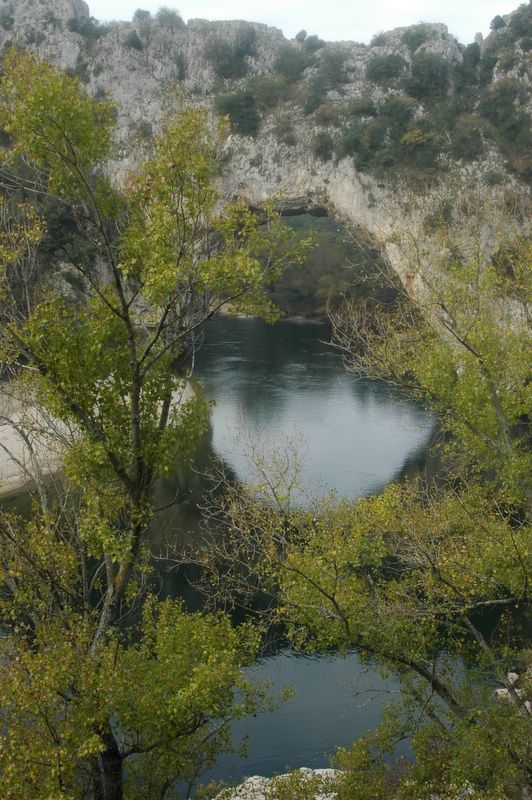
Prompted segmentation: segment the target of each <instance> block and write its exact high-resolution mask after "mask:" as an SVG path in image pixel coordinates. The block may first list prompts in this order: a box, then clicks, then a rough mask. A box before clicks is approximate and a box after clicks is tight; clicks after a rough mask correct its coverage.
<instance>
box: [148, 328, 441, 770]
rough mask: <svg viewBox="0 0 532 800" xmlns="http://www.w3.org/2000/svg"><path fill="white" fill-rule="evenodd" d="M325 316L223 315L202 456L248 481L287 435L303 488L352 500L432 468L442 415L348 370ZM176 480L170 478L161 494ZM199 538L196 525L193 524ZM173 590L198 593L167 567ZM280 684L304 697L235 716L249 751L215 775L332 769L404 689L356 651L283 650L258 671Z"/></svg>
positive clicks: (197, 483) (191, 498) (171, 518)
mask: <svg viewBox="0 0 532 800" xmlns="http://www.w3.org/2000/svg"><path fill="white" fill-rule="evenodd" d="M328 336H329V331H328V328H327V326H326V325H319V324H311V323H295V322H280V323H278V324H277V325H275V326H273V327H272V326H268V325H266V324H265V323H262V322H260V321H257V320H248V319H229V318H226V319H223V320H218V321H216V322H213V323H211V324H210V325H209V326H208V327H207V330H206V334H205V340H204V342H203V345H202V347H201V348H200V350H199V352H198V354H197V359H196V364H195V370H194V376H195V378H196V379H197V380H198V382H199V383H200V384H201V386H202V387H203V391H204V392H205V394H206V395H207V397H208V398H209V399H210V400H212V401H213V408H212V415H211V431H210V437H209V441H208V442H207V443H206V446H205V448H204V451H203V452H202V453H201V456H200V458H199V461H200V463H201V464H202V465H205V463H206V461H208V454H206V452H205V450H206V451H214V453H215V454H216V455H217V456H218V457H219V458H220V459H222V460H223V461H224V462H225V463H226V464H227V465H228V466H229V467H230V468H231V469H232V471H234V473H236V475H237V476H238V478H239V479H240V480H243V481H246V480H249V479H250V476H251V477H252V475H253V469H252V467H251V466H250V460H249V458H248V455H249V448H250V446H251V443H253V442H259V443H260V445H259V446H260V447H262V448H266V449H268V448H271V447H272V446H273V445H274V444H275V443H281V442H282V441H283V440H284V438H285V437H286V436H289V437H292V438H294V437H295V438H297V439H298V440H299V441H300V448H301V458H302V462H303V463H302V470H301V483H302V487H303V489H302V493H301V497H300V498H299V501H300V502H304V501H305V493H306V492H307V491H308V492H311V493H312V494H316V493H318V494H323V493H324V492H327V491H330V490H331V489H332V490H335V491H336V492H338V494H339V495H342V496H346V497H350V498H354V497H357V496H362V495H368V494H371V493H374V492H378V491H379V490H381V489H382V488H383V487H384V486H385V485H386V484H387V483H389V482H390V481H391V480H394V479H400V478H401V477H402V476H403V475H404V474H405V473H410V472H415V471H416V470H418V469H419V468H420V467H421V466H426V465H427V460H428V459H430V456H428V443H429V440H430V438H431V433H432V431H433V420H432V419H431V417H430V415H429V413H428V412H427V410H426V409H425V408H423V407H422V406H420V405H417V404H414V403H412V402H411V401H409V400H408V399H406V398H405V397H403V396H401V395H400V394H398V393H397V392H394V391H392V390H391V389H390V387H388V386H386V385H384V384H383V383H380V382H378V381H370V380H360V379H358V380H357V379H356V378H354V377H353V376H351V375H349V374H347V373H346V372H345V370H344V368H343V364H342V359H341V357H340V355H339V354H338V352H337V351H335V350H334V349H333V348H331V347H329V346H327V345H326V344H325V343H324V342H325V341H326V340H327V339H328ZM201 488H202V481H201V477H200V476H198V474H196V473H192V474H191V476H189V480H188V481H185V482H184V494H183V495H182V498H183V500H184V506H183V507H182V508H181V509H180V511H179V512H177V513H176V512H171V513H169V515H168V516H167V519H166V523H165V525H164V526H161V527H159V528H158V531H156V532H154V538H155V542H156V546H160V545H162V544H164V542H165V541H167V539H168V537H170V539H175V537H176V536H182V535H183V531H184V528H187V526H188V527H189V528H190V529H193V528H194V527H195V525H196V524H197V511H196V506H195V504H196V502H197V500H198V497H199V496H200V494H201ZM174 492H175V484H174V483H173V482H172V481H166V482H165V484H164V485H163V487H162V491H161V498H160V499H161V501H162V503H163V504H164V501H165V500H169V499H171V497H172V496H173V494H174ZM192 535H193V533H192ZM162 579H163V584H164V585H163V591H164V592H165V593H167V594H185V595H186V596H187V600H188V601H189V602H191V603H193V602H194V598H193V596H192V595H191V594H190V592H189V591H188V590H187V589H186V586H185V584H184V582H183V580H182V578H180V576H179V575H176V574H175V573H170V574H166V575H163V576H162ZM250 674H251V675H255V676H257V677H260V678H267V679H269V680H270V681H271V683H272V687H274V688H278V689H279V688H281V687H282V686H284V685H290V686H292V687H293V688H294V690H295V695H294V697H292V698H291V699H289V700H288V701H287V702H285V703H283V704H281V705H280V707H279V708H278V709H277V710H276V711H273V712H270V713H267V714H262V715H259V716H258V717H256V718H250V719H245V720H242V721H239V722H238V723H236V724H235V725H234V736H235V740H237V741H238V740H239V739H240V738H242V737H243V736H248V737H249V751H248V756H247V758H246V759H242V758H241V757H240V756H237V755H227V756H224V757H223V758H222V759H220V762H219V764H218V765H217V768H216V769H215V770H213V771H212V772H211V773H209V776H208V777H209V778H218V779H223V780H226V781H231V782H234V781H240V780H242V779H243V778H244V777H245V776H248V775H253V774H260V775H265V776H270V775H272V774H273V773H274V772H282V771H284V770H285V769H286V767H287V766H292V767H299V766H308V767H324V766H328V765H329V756H330V755H331V754H332V753H333V752H334V750H335V748H336V746H338V745H347V744H349V743H350V742H352V741H353V740H354V739H356V738H357V737H358V736H359V735H360V734H361V733H363V731H365V730H368V729H370V728H372V727H374V726H375V724H376V723H377V721H378V719H379V714H380V709H381V706H382V703H383V702H384V701H385V699H386V698H387V697H389V696H390V695H389V693H390V692H392V693H393V692H395V691H396V690H397V687H396V686H395V684H394V683H393V681H390V680H388V681H384V680H383V679H382V678H381V677H380V676H379V675H378V674H377V673H376V671H375V669H374V668H373V667H371V665H370V666H367V665H362V664H361V663H360V662H359V660H358V659H357V656H356V654H350V655H349V656H348V657H347V658H340V657H337V656H334V655H331V656H321V657H312V656H302V655H297V654H294V653H291V652H289V651H286V650H283V651H281V652H278V653H277V654H275V655H272V656H269V657H267V658H264V659H263V660H262V661H261V662H260V663H259V664H258V665H256V666H255V667H253V669H251V670H250Z"/></svg>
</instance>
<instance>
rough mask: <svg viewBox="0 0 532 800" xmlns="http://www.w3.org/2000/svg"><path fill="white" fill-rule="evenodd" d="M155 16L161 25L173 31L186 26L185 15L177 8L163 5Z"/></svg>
mask: <svg viewBox="0 0 532 800" xmlns="http://www.w3.org/2000/svg"><path fill="white" fill-rule="evenodd" d="M155 18H156V20H157V22H158V23H159V25H162V27H163V28H169V29H170V30H171V31H175V30H177V29H178V28H184V27H185V23H184V21H183V17H182V16H181V14H180V13H179V11H176V9H175V8H166V6H163V7H162V8H160V9H159V11H158V12H157V14H156V15H155Z"/></svg>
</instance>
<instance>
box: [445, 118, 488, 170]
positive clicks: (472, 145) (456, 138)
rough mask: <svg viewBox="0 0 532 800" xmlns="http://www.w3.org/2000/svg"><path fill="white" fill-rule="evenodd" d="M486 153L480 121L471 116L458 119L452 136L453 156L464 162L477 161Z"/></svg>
mask: <svg viewBox="0 0 532 800" xmlns="http://www.w3.org/2000/svg"><path fill="white" fill-rule="evenodd" d="M483 152H484V143H483V141H482V133H481V130H480V126H479V119H478V117H475V116H473V115H470V114H464V115H462V116H461V117H459V118H458V120H457V122H456V125H455V127H454V130H453V132H452V136H451V154H452V156H453V158H457V159H461V160H463V161H475V160H476V159H477V158H480V156H482V154H483Z"/></svg>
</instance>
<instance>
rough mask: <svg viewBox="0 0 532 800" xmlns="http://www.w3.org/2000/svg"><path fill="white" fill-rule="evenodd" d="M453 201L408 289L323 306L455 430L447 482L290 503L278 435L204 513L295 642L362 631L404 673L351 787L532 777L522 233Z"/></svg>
mask: <svg viewBox="0 0 532 800" xmlns="http://www.w3.org/2000/svg"><path fill="white" fill-rule="evenodd" d="M475 208H476V212H475ZM466 209H467V213H468V219H469V229H468V231H467V232H464V231H463V230H462V229H461V228H460V229H457V226H458V228H459V219H458V210H457V209H455V208H451V209H448V208H446V209H445V210H444V211H442V214H441V217H440V222H439V225H438V228H437V231H438V232H437V234H436V235H437V241H438V245H439V248H440V252H442V253H444V254H445V256H442V262H441V263H439V264H435V263H434V261H433V263H432V268H433V271H432V273H431V275H430V276H429V275H427V273H426V271H425V273H424V275H423V277H424V282H423V289H422V290H418V292H416V293H415V294H413V293H412V294H413V297H414V300H411V299H409V298H408V297H407V296H405V297H404V300H403V302H402V303H399V304H394V305H392V306H387V305H386V304H384V305H383V304H382V303H372V302H370V301H367V300H365V301H362V302H360V303H358V304H350V305H349V306H348V307H347V308H345V309H344V311H343V312H340V313H339V314H337V315H336V316H335V317H334V318H333V323H334V326H335V336H336V341H337V343H338V345H339V346H340V347H341V348H342V349H343V351H344V353H345V356H346V362H347V365H348V368H349V369H351V370H353V371H354V372H355V373H356V374H357V375H364V376H369V377H374V378H376V377H379V378H381V379H382V378H384V379H386V380H388V381H391V382H393V383H395V384H396V385H399V386H401V387H402V388H403V390H404V391H408V392H410V393H413V394H414V396H417V397H419V398H426V399H429V400H430V402H431V404H432V407H433V408H434V410H435V412H436V413H438V414H439V419H440V424H441V426H442V428H443V430H445V431H446V432H447V434H448V436H450V438H449V440H448V445H447V448H446V455H447V456H448V461H447V478H448V479H447V481H445V480H443V478H441V479H440V483H439V485H438V486H432V487H427V486H425V487H424V486H423V485H422V484H420V483H419V482H414V483H405V484H402V485H391V486H389V487H388V488H387V489H386V490H385V491H384V492H383V493H382V494H380V495H377V496H375V497H369V498H364V499H361V500H358V501H356V502H355V503H354V504H353V503H350V502H347V501H339V500H338V499H337V498H335V497H334V496H333V497H331V498H329V499H328V500H326V501H325V502H322V503H319V502H317V501H316V500H312V499H311V505H310V509H308V510H304V509H301V508H298V507H297V506H295V505H294V503H293V498H292V487H293V486H294V485H296V484H297V465H295V466H292V467H290V466H288V465H287V456H286V453H279V454H278V455H277V458H274V459H273V461H272V464H271V465H270V466H268V465H267V464H265V462H264V460H263V459H260V458H258V459H256V461H255V474H258V479H257V482H256V483H255V484H254V485H253V486H250V487H240V486H235V485H234V484H231V485H229V488H228V491H227V493H226V495H225V498H223V499H222V500H219V501H218V503H215V504H214V506H213V508H212V509H211V514H213V515H214V516H213V518H214V519H215V520H216V524H217V526H221V528H222V530H223V531H224V536H223V537H222V536H221V535H220V527H217V529H216V530H217V535H218V542H216V541H214V539H213V538H212V537H209V539H208V541H209V547H208V549H207V550H206V551H205V553H204V556H203V557H204V559H205V563H206V565H207V566H208V571H207V573H206V575H207V582H209V583H210V585H211V587H212V586H213V585H216V587H217V589H218V591H219V592H220V593H223V596H224V599H225V600H228V599H229V600H231V598H232V599H233V602H234V601H235V597H236V598H238V602H242V603H244V604H246V605H251V604H252V596H253V592H254V591H256V590H257V589H258V590H259V591H260V592H261V593H262V595H263V598H267V597H270V598H271V606H270V613H271V615H272V618H273V619H274V620H275V621H277V622H279V621H282V622H284V624H285V625H286V626H287V631H288V636H289V638H290V640H291V642H292V643H293V644H294V645H295V646H297V647H300V648H302V649H305V650H309V651H319V652H328V651H329V650H330V649H331V648H337V649H339V650H340V651H341V652H343V653H346V654H347V653H348V652H349V651H350V649H352V648H356V649H357V651H358V652H359V654H360V655H361V657H363V658H366V659H367V660H368V661H370V662H371V663H372V664H374V665H377V667H378V668H380V669H381V670H382V671H383V672H385V673H387V672H389V671H393V672H394V673H395V674H396V675H397V677H398V678H399V680H400V681H401V683H402V687H403V692H402V698H403V699H402V702H401V704H400V705H397V704H395V705H393V706H390V708H389V709H388V712H387V713H386V714H385V716H384V718H383V721H382V724H381V725H380V726H379V728H378V729H377V730H375V731H374V732H372V733H371V734H369V735H368V736H365V737H363V738H362V739H361V740H359V741H358V742H355V743H354V744H353V746H352V747H351V748H348V749H347V750H344V751H340V752H339V754H338V764H339V765H340V766H341V767H342V769H343V770H344V776H343V777H342V778H340V781H339V784H338V785H337V787H335V788H336V789H337V791H338V797H340V798H343V799H345V800H351V798H353V797H356V798H367V799H368V800H377V798H383V797H390V798H391V797H394V798H401V800H413V799H414V798H417V799H425V800H429V798H433V797H434V796H435V794H437V795H438V796H439V797H443V798H454V797H456V796H458V795H459V794H460V793H463V792H465V791H467V792H468V793H469V794H470V796H472V797H476V798H477V797H478V798H479V800H480V798H482V800H488V799H489V800H495V798H499V797H505V798H515V800H518V798H521V797H522V796H523V791H524V790H525V787H527V786H528V785H529V781H530V771H529V770H530V767H529V764H530V749H529V748H530V722H531V713H532V712H531V708H530V703H528V704H527V703H526V702H525V700H526V699H527V698H528V699H530V692H531V689H532V687H531V686H530V678H529V673H527V671H526V670H527V664H529V661H530V654H529V651H527V649H526V647H527V642H528V638H527V634H526V632H525V629H524V628H522V627H521V621H522V620H523V619H525V618H526V613H527V610H528V609H529V604H530V596H529V589H528V586H529V580H530V573H529V569H530V562H529V553H530V544H531V535H532V530H531V526H530V510H531V501H532V495H531V487H530V475H531V474H532V470H531V466H532V463H531V462H532V459H531V454H530V444H529V438H528V431H527V425H528V423H529V419H528V414H529V409H530V381H529V367H528V363H529V359H528V358H527V353H529V352H530V300H531V292H532V285H531V281H530V276H531V274H532V272H531V270H530V244H529V243H528V242H523V241H521V240H519V239H518V238H516V239H514V240H511V239H510V241H508V238H507V239H506V242H507V244H506V247H505V248H504V249H502V250H501V252H500V253H498V254H496V255H495V256H494V257H493V258H491V259H490V258H487V257H486V254H485V250H484V249H483V243H484V242H485V238H483V237H484V234H485V233H486V230H487V229H490V230H491V231H492V234H493V233H495V231H494V230H493V226H494V225H499V226H500V227H501V230H503V229H504V228H506V236H507V237H508V236H509V235H510V230H511V229H510V227H509V225H508V219H507V216H506V215H505V214H504V212H503V211H502V209H501V207H499V208H498V212H497V211H495V209H493V208H482V207H475V206H474V204H472V205H470V206H468V205H467V201H466V200H465V198H463V197H462V203H461V207H460V214H465V213H466ZM475 213H476V216H475ZM493 214H496V216H493ZM497 214H498V216H497ZM396 243H397V244H398V245H401V246H402V247H403V254H404V255H405V258H408V259H409V260H408V261H407V263H409V264H410V270H411V271H412V273H414V274H415V271H416V264H417V263H418V262H417V260H416V259H417V258H418V257H419V255H420V250H419V242H417V241H416V240H414V239H413V237H412V234H411V232H409V231H406V230H405V231H404V233H403V234H402V235H400V234H399V233H398V234H397V236H396ZM475 243H476V244H475ZM409 245H411V249H410V246H409ZM432 253H434V251H432ZM438 267H439V269H438ZM235 563H237V564H238V570H235ZM213 575H216V579H213ZM250 576H252V580H250ZM265 605H266V600H265V599H263V602H262V608H264V606H265ZM512 671H513V672H515V673H516V675H513V674H512ZM517 675H519V677H517ZM495 681H496V682H498V683H499V685H500V686H501V687H502V689H501V691H502V694H503V696H504V701H502V700H495V699H494V697H493V690H492V687H493V683H494V682H495ZM405 736H408V737H410V738H411V741H412V744H413V747H414V751H415V754H416V760H415V762H414V763H412V764H404V763H403V764H401V763H399V764H396V765H394V766H392V765H391V762H390V759H389V758H388V759H387V758H386V757H385V755H386V753H387V752H388V753H389V752H390V751H393V746H394V743H396V742H397V741H398V740H399V739H401V738H403V737H405Z"/></svg>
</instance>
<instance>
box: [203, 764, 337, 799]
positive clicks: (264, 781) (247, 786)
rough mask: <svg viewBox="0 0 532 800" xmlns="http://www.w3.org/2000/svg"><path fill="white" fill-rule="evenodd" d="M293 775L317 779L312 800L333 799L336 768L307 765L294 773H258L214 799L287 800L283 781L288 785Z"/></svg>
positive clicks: (305, 778)
mask: <svg viewBox="0 0 532 800" xmlns="http://www.w3.org/2000/svg"><path fill="white" fill-rule="evenodd" d="M294 775H297V776H298V777H299V776H301V778H302V779H303V781H304V780H308V779H309V778H318V779H319V781H320V783H321V788H320V789H319V790H318V793H317V794H315V795H314V797H313V798H312V800H335V798H336V793H335V792H334V781H335V779H336V776H337V775H338V770H335V769H309V768H308V767H301V768H300V769H298V770H295V773H290V774H289V775H277V776H276V777H274V778H263V777H261V776H260V775H254V776H253V777H251V778H248V779H247V780H246V781H244V783H241V784H240V786H237V787H236V788H234V789H226V790H224V791H223V792H221V793H220V794H219V795H217V797H216V800H277V797H282V798H283V800H284V798H285V797H286V800H288V797H287V796H286V795H285V794H283V783H285V784H287V785H289V782H290V780H291V779H292V778H293V777H294ZM285 788H286V787H285ZM309 800H310V798H309Z"/></svg>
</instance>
